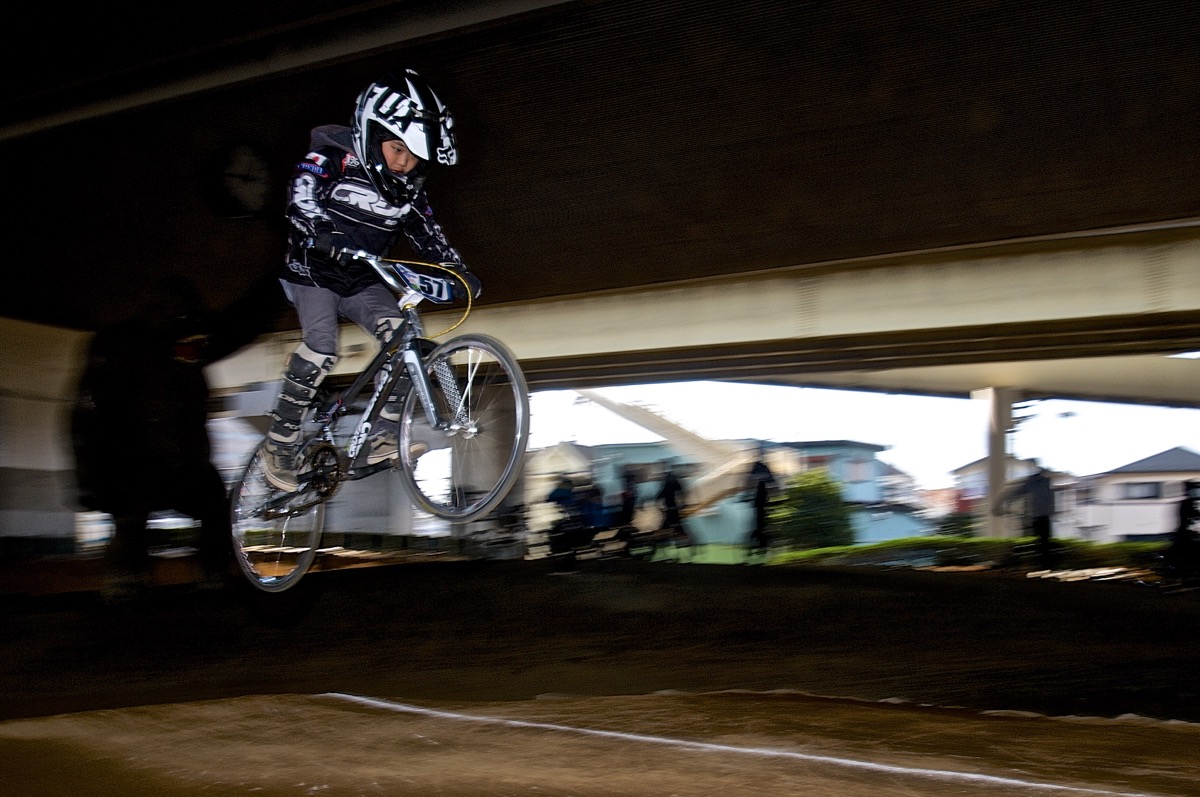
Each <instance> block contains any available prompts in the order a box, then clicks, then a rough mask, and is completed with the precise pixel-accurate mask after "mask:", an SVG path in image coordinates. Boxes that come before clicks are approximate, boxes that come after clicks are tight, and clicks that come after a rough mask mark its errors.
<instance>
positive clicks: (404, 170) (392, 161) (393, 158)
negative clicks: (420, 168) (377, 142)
mask: <svg viewBox="0 0 1200 797" xmlns="http://www.w3.org/2000/svg"><path fill="white" fill-rule="evenodd" d="M382 148H383V161H384V163H385V164H386V165H387V167H388V170H389V171H391V172H395V173H396V174H408V173H409V172H411V171H412V170H413V169H415V168H417V164H418V163H420V162H421V159H420V158H418V157H417V156H416V155H414V154H412V150H410V149H409V148H408V147H406V146H405V145H404V142H403V141H401V140H400V139H398V138H394V139H392V140H391V141H385V142H383V144H382Z"/></svg>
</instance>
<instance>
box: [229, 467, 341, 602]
mask: <svg viewBox="0 0 1200 797" xmlns="http://www.w3.org/2000/svg"><path fill="white" fill-rule="evenodd" d="M262 459H263V454H262V449H261V448H256V449H255V451H254V455H253V456H251V457H250V461H249V463H247V465H246V469H245V470H244V471H243V472H242V477H241V478H240V479H238V481H237V483H236V484H234V486H233V490H232V492H231V493H230V501H229V504H230V516H231V518H230V519H231V521H232V523H231V525H232V531H233V552H234V558H235V559H236V560H237V563H238V567H239V568H240V569H241V571H242V574H243V575H244V576H245V577H246V579H247V580H248V581H249V582H250V584H251V585H252V586H254V587H256V588H258V589H260V590H262V591H263V592H282V591H284V590H285V589H288V588H289V587H292V586H295V584H296V582H298V581H299V580H300V578H301V577H302V576H303V575H304V574H305V573H306V572H308V569H309V568H310V567H311V566H312V563H313V560H314V559H315V558H316V556H317V549H318V546H319V545H320V542H321V532H322V530H323V529H324V526H325V505H324V503H323V502H320V501H318V502H317V503H315V504H313V503H312V502H313V501H314V496H313V495H312V494H311V493H308V492H305V493H297V494H295V495H288V494H286V493H280V492H279V491H278V490H276V489H274V488H273V487H272V486H271V484H270V482H268V481H267V477H266V475H265V474H264V472H263V461H262Z"/></svg>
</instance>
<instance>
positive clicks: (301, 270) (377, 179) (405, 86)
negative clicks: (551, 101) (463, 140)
mask: <svg viewBox="0 0 1200 797" xmlns="http://www.w3.org/2000/svg"><path fill="white" fill-rule="evenodd" d="M457 159H458V152H457V148H456V144H455V139H454V117H453V116H452V115H451V113H450V111H449V109H447V107H446V106H445V104H443V102H442V100H441V98H440V97H439V96H438V95H437V93H436V92H434V90H433V89H432V88H431V87H430V85H429V84H428V83H427V82H426V81H425V80H424V78H422V77H421V76H420V75H418V74H417V73H416V72H415V71H413V70H411V69H408V70H405V71H404V72H403V73H401V74H399V75H397V76H393V77H388V78H387V79H385V80H381V81H377V82H374V83H371V84H370V85H369V86H367V88H366V89H364V90H363V91H362V93H361V94H359V96H358V101H357V103H356V105H355V109H354V114H353V116H352V118H351V125H350V126H349V127H346V126H343V125H323V126H321V127H317V128H314V129H313V131H312V135H311V143H310V145H309V152H308V154H307V155H306V156H305V158H304V160H302V161H301V162H300V163H299V164H297V165H296V168H295V170H294V171H293V173H292V178H291V183H290V188H289V199H288V207H287V218H288V222H289V240H288V251H287V257H286V262H285V264H284V269H283V273H282V281H283V287H284V292H285V294H286V296H287V298H288V301H290V302H291V303H292V305H294V306H295V308H296V314H297V316H298V318H299V321H300V327H301V330H302V333H303V339H302V341H301V343H300V345H299V346H298V347H297V348H296V350H295V352H293V353H292V355H291V356H290V358H289V359H288V362H287V365H286V368H285V371H284V374H283V387H282V390H281V392H280V395H279V400H278V403H277V404H276V407H275V409H274V411H273V412H272V413H271V425H270V429H269V430H268V434H267V438H266V440H265V441H264V448H263V454H264V465H265V474H266V477H267V479H268V480H269V481H270V482H271V484H272V485H273V486H274V487H275V488H276V489H279V490H282V491H286V492H295V491H296V490H297V489H298V487H299V485H298V483H297V478H296V466H297V463H296V461H295V460H296V455H297V453H298V450H299V444H300V440H299V433H300V422H301V419H302V418H303V415H304V411H305V410H306V409H307V408H308V406H309V404H310V403H311V402H312V400H313V397H314V396H315V395H316V393H317V388H318V387H319V385H320V384H321V382H322V381H323V380H324V379H325V377H326V376H327V375H328V374H329V372H330V371H331V370H332V369H333V367H334V365H335V364H336V362H337V353H338V348H337V347H338V323H339V320H340V319H341V318H345V319H347V320H349V321H351V322H353V323H354V324H356V325H358V326H359V327H361V328H362V329H363V330H364V331H366V332H367V334H369V335H373V336H374V337H376V338H377V339H378V340H379V341H380V342H381V343H382V342H384V341H386V340H388V339H389V338H390V337H391V336H392V333H393V332H394V331H396V330H397V329H398V328H399V326H400V324H401V323H402V319H401V317H400V313H399V309H398V307H397V302H396V296H395V295H393V294H392V292H391V291H390V290H389V289H388V288H387V287H386V286H385V285H384V283H383V282H382V281H381V280H380V279H379V276H378V275H377V274H376V273H375V271H374V270H373V268H372V267H371V266H370V265H369V264H368V263H366V262H365V261H363V260H361V259H357V258H355V257H354V256H353V252H356V251H363V252H366V253H368V254H371V255H377V256H385V255H387V254H389V252H390V250H391V249H392V247H393V246H394V245H395V244H396V243H397V241H398V240H399V238H400V237H401V235H403V236H404V237H406V238H407V239H408V242H409V244H410V245H411V248H412V250H413V252H414V253H415V254H416V256H417V257H418V258H420V259H421V260H423V261H428V262H433V263H440V264H441V265H442V266H444V267H446V268H448V269H450V270H451V271H452V272H454V273H455V274H457V275H458V276H459V277H460V278H461V279H462V280H463V281H464V283H466V284H465V285H464V287H463V291H464V292H466V291H467V290H468V289H469V291H470V292H471V294H472V295H478V293H479V282H478V280H477V279H476V278H475V277H474V275H472V274H471V273H470V272H469V271H468V270H467V267H466V265H465V264H464V263H463V259H462V257H461V256H460V255H459V253H458V251H457V250H456V249H454V248H453V247H452V246H450V244H449V242H448V241H447V240H446V236H445V233H444V232H443V230H442V227H441V225H439V224H438V222H437V221H436V220H435V219H434V216H433V209H432V207H431V206H430V204H429V197H428V195H427V193H426V191H425V180H426V178H427V177H428V173H429V169H430V167H431V165H432V164H434V163H438V164H442V165H444V166H450V165H453V164H454V163H455V162H456V161H457ZM399 398H400V397H399V396H393V397H392V400H391V401H389V402H388V404H387V406H386V407H385V408H384V411H383V416H382V418H381V420H380V427H381V428H380V429H378V430H374V431H376V432H377V433H376V434H373V435H372V438H371V440H370V441H369V446H370V448H369V450H368V456H367V461H368V463H371V464H374V463H377V462H382V461H386V460H389V459H394V458H395V456H396V422H397V420H398V418H399V411H398V401H399Z"/></svg>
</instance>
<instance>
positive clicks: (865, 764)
mask: <svg viewBox="0 0 1200 797" xmlns="http://www.w3.org/2000/svg"><path fill="white" fill-rule="evenodd" d="M315 697H329V698H333V699H335V700H344V701H346V702H349V703H357V704H359V705H362V706H369V707H371V708H378V709H383V710H385V711H395V712H401V713H405V714H420V715H423V716H426V717H434V718H437V719H444V720H459V721H464V722H475V723H481V724H488V725H503V726H505V727H508V728H531V729H536V730H543V731H559V732H562V733H575V734H580V735H583V736H600V737H604V738H607V739H620V740H622V741H628V742H643V743H647V744H660V745H666V746H669V747H678V748H682V749H687V750H704V751H707V752H716V753H736V754H741V755H751V756H760V757H764V758H788V759H793V760H797V761H812V762H815V763H820V764H831V765H833V766H839V767H848V768H850V769H863V770H867V771H870V772H885V773H888V774H891V775H909V776H912V777H920V778H930V779H933V780H961V781H969V782H972V783H988V784H992V785H996V786H1015V787H1018V788H1025V789H1040V790H1043V791H1059V792H1071V793H1073V794H1094V795H1101V796H1102V797H1159V796H1158V795H1154V794H1149V793H1146V792H1129V791H1108V790H1106V789H1089V788H1084V787H1080V786H1063V785H1059V784H1056V783H1043V782H1041V781H1035V780H1022V779H1020V778H1002V777H999V776H996V775H980V774H977V773H974V772H954V771H952V770H946V769H924V768H921V767H901V766H895V765H892V764H880V763H877V762H875V761H862V760H859V759H855V758H839V757H836V756H825V755H816V754H814V753H798V752H795V751H792V750H772V749H771V748H767V747H733V746H731V745H725V744H713V743H710V742H693V741H688V740H687V739H671V738H669V737H665V736H647V735H645V734H640V733H622V732H620V731H602V730H597V729H594V728H576V727H574V726H571V725H554V724H552V723H547V722H529V721H527V720H512V719H504V718H502V717H487V716H480V715H478V714H459V713H455V712H451V711H438V710H436V709H431V708H423V707H421V706H413V705H409V704H407V703H395V702H393V701H391V700H380V699H379V698H374V697H363V696H361V695H349V694H345V693H343V692H326V693H324V694H321V695H315Z"/></svg>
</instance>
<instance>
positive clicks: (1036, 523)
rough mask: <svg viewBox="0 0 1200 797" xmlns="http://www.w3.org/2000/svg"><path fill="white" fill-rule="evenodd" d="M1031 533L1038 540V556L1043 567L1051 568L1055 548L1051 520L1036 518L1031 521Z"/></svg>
mask: <svg viewBox="0 0 1200 797" xmlns="http://www.w3.org/2000/svg"><path fill="white" fill-rule="evenodd" d="M1029 528H1030V531H1031V532H1032V533H1033V536H1034V537H1036V538H1037V555H1038V559H1039V560H1040V561H1041V563H1042V566H1044V567H1051V566H1052V565H1053V564H1054V546H1053V544H1052V542H1051V539H1050V536H1051V530H1050V518H1049V517H1035V518H1033V519H1032V520H1031V521H1030V524H1029Z"/></svg>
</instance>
